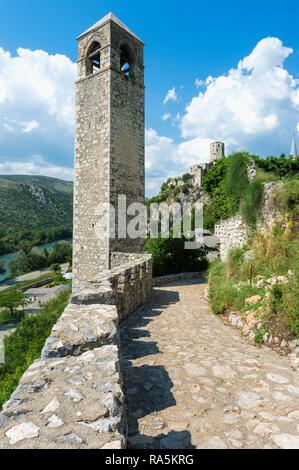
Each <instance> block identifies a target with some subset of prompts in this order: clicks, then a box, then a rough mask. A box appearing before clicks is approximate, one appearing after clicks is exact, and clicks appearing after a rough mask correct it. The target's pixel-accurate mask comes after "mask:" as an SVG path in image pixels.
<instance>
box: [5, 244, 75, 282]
mask: <svg viewBox="0 0 299 470" xmlns="http://www.w3.org/2000/svg"><path fill="white" fill-rule="evenodd" d="M62 241H66V242H68V243H72V239H68V240H58V241H56V242H52V243H47V244H46V245H39V246H36V247H35V250H37V251H39V252H41V251H42V250H43V249H45V248H47V250H48V251H51V250H53V246H54V245H56V244H57V243H59V242H62ZM18 254H19V252H18V251H17V252H16V253H8V254H7V255H2V256H0V261H2V262H3V264H4V267H5V269H6V273H5V274H4V276H2V275H0V282H2V281H5V279H7V278H9V276H10V270H9V263H11V261H14V260H15V259H16V257H17V256H18Z"/></svg>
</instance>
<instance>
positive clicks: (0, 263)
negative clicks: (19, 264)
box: [0, 260, 6, 275]
mask: <svg viewBox="0 0 299 470" xmlns="http://www.w3.org/2000/svg"><path fill="white" fill-rule="evenodd" d="M5 273H6V269H5V267H4V264H3V261H1V260H0V275H3V274H5Z"/></svg>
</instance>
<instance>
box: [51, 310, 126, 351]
mask: <svg viewBox="0 0 299 470" xmlns="http://www.w3.org/2000/svg"><path fill="white" fill-rule="evenodd" d="M117 342H118V313H117V309H116V307H115V306H112V305H72V304H70V305H68V307H67V308H66V310H65V311H64V313H63V314H62V316H61V317H60V319H59V320H58V322H57V324H56V325H55V326H54V327H53V329H52V333H51V336H50V337H49V338H48V339H47V341H46V344H45V346H44V349H43V353H42V356H43V357H48V358H50V357H52V358H53V357H63V356H68V355H75V356H78V355H80V354H82V353H83V352H85V351H88V350H89V349H92V348H99V347H100V346H105V345H109V344H117Z"/></svg>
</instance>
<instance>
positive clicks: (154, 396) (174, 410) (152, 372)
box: [121, 279, 299, 449]
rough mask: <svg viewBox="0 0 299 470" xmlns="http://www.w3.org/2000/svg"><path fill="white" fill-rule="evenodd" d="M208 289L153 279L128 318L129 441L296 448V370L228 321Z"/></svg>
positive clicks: (166, 445) (125, 357)
mask: <svg viewBox="0 0 299 470" xmlns="http://www.w3.org/2000/svg"><path fill="white" fill-rule="evenodd" d="M205 288H206V285H205V284H204V283H203V282H202V283H201V281H200V280H199V279H197V280H186V281H180V282H177V283H174V284H170V285H166V286H162V287H160V288H156V289H155V290H154V294H153V296H152V300H151V303H150V304H149V305H148V306H146V307H144V308H142V309H141V310H139V311H138V312H137V314H136V315H133V316H131V317H130V318H128V319H127V320H125V321H124V322H123V324H122V327H121V341H122V348H121V349H122V354H123V358H122V362H123V370H124V381H125V395H126V400H127V414H128V426H129V446H130V447H133V448H137V449H138V448H161V449H163V448H166V449H171V448H188V449H190V448H216V449H222V448H245V449H246V448H259V449H268V448H299V375H298V372H296V371H295V370H293V369H292V367H291V364H290V361H289V359H288V358H287V357H281V356H279V355H278V354H277V353H276V352H274V351H272V350H270V349H267V348H263V349H259V348H256V347H254V346H252V345H250V344H249V343H247V342H246V340H244V339H243V338H242V337H240V336H239V334H238V332H237V331H236V330H234V329H232V328H230V327H228V326H225V325H224V324H223V323H222V321H221V319H219V318H217V317H216V316H214V315H213V314H212V313H211V311H210V307H209V305H208V303H207V302H206V301H205V300H204V291H205Z"/></svg>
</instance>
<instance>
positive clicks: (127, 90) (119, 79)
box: [73, 13, 144, 285]
mask: <svg viewBox="0 0 299 470" xmlns="http://www.w3.org/2000/svg"><path fill="white" fill-rule="evenodd" d="M78 42H79V60H78V81H77V83H76V137H75V195H74V199H75V200H74V266H73V271H74V284H75V285H80V284H82V283H85V282H86V281H90V280H93V279H95V278H96V276H97V275H99V274H100V273H101V272H102V271H103V270H107V269H109V264H110V254H111V252H112V251H122V252H128V253H132V252H136V253H137V252H140V251H141V250H142V247H143V240H142V239H135V240H131V239H129V238H127V237H126V236H124V235H123V233H122V235H121V236H120V235H119V232H118V228H117V227H116V238H112V237H113V234H112V232H113V229H112V228H111V224H110V223H109V220H111V210H109V209H108V206H107V212H106V213H105V214H103V213H102V209H100V208H99V207H101V208H103V206H102V205H103V204H106V205H108V204H109V203H112V204H113V206H114V208H115V210H116V213H117V209H118V207H117V202H118V196H119V195H125V196H126V197H127V204H128V205H129V204H131V203H136V202H139V203H140V202H141V203H143V202H144V65H143V47H144V45H143V42H142V41H141V40H140V39H139V38H138V37H137V36H136V35H135V34H134V33H133V32H132V31H130V30H129V28H127V27H126V26H125V25H124V24H123V23H122V22H121V21H120V20H119V19H118V18H116V17H115V16H114V15H113V14H112V13H110V14H108V15H107V16H105V17H104V18H103V19H102V20H100V21H99V22H98V23H96V24H95V25H94V26H92V27H91V28H90V29H88V30H87V31H86V32H85V33H83V34H82V35H81V36H79V38H78ZM125 217H127V216H125Z"/></svg>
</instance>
